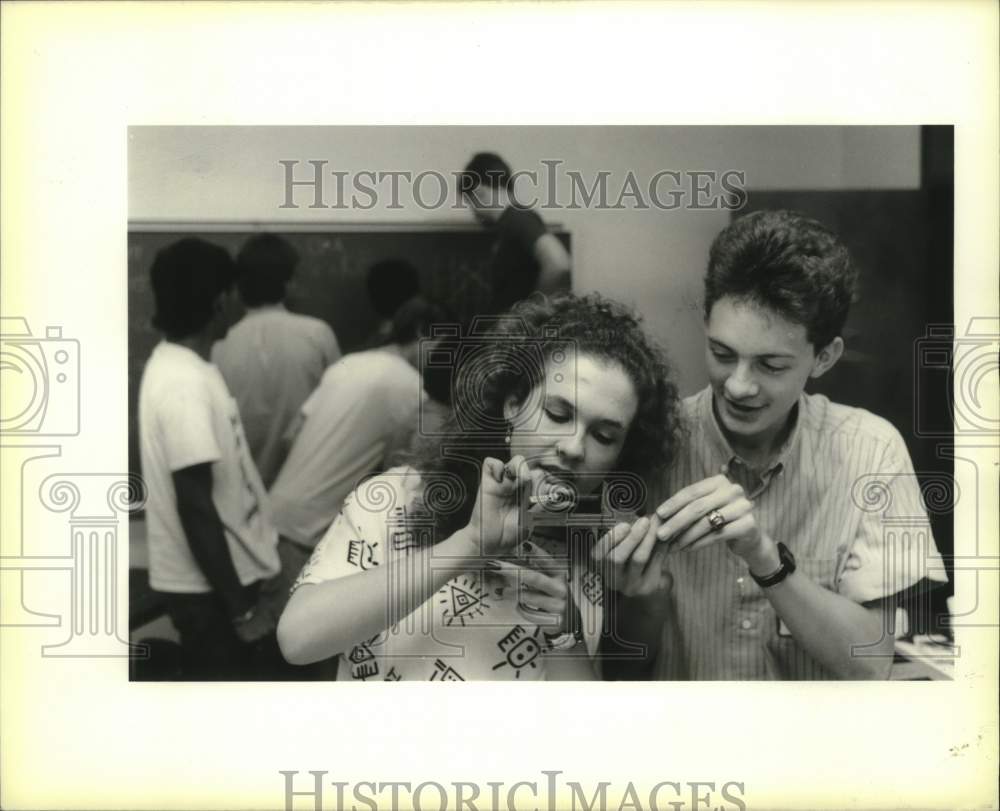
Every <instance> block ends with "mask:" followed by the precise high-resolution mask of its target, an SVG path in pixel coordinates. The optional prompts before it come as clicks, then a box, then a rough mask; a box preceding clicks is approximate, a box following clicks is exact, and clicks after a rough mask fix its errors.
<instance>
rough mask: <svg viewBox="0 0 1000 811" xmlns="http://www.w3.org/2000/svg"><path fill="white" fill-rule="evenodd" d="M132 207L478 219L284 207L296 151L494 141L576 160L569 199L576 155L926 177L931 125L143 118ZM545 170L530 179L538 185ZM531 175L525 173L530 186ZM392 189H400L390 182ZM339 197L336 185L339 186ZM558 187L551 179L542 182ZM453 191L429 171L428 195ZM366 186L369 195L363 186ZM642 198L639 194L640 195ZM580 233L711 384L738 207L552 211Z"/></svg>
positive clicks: (278, 216) (368, 157)
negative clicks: (714, 257) (708, 299)
mask: <svg viewBox="0 0 1000 811" xmlns="http://www.w3.org/2000/svg"><path fill="white" fill-rule="evenodd" d="M128 138H129V218H130V220H131V221H133V222H136V221H171V222H195V223H199V222H211V221H230V222H233V221H235V222H244V223H246V222H249V223H261V224H263V223H269V222H277V223H286V224H287V223H293V222H310V223H332V224H336V223H365V222H397V223H402V222H438V223H440V222H446V221H461V222H467V221H469V215H468V213H467V212H463V211H460V210H453V209H450V208H445V209H443V210H430V211H428V210H424V209H422V208H421V207H420V206H419V205H418V204H417V203H416V201H415V200H414V199H413V197H412V195H410V194H406V193H404V194H401V195H400V196H399V198H398V201H397V202H398V204H399V208H390V207H389V204H390V202H391V201H390V199H389V196H388V195H387V194H386V195H384V196H383V197H382V198H380V201H379V202H380V204H379V205H377V206H376V207H375V208H373V209H372V210H370V211H359V210H355V209H350V208H348V209H331V208H324V209H316V208H310V207H309V203H311V202H312V197H311V194H310V193H309V192H308V191H298V192H297V193H296V198H295V200H296V202H297V203H298V204H299V207H298V208H296V209H287V208H285V209H283V208H281V207H280V206H281V204H282V203H283V202H284V199H285V186H284V172H285V169H284V167H283V166H282V165H281V164H279V161H281V160H298V161H301V163H300V165H299V167H297V171H300V172H301V173H302V176H303V177H306V176H310V174H309V173H310V172H311V169H310V168H309V167H308V166H307V165H306V163H305V162H306V161H309V160H326V161H328V162H329V163H328V165H327V167H326V168H327V169H328V170H337V171H346V172H350V173H356V172H359V171H362V170H373V171H383V172H384V171H404V170H408V171H411V172H413V173H414V174H416V173H419V172H421V171H425V170H434V171H437V172H440V173H442V174H444V175H448V176H450V173H451V172H453V171H455V170H458V169H461V167H462V166H463V165H464V164H465V162H466V161H467V160H468V158H469V157H471V155H472V153H474V152H476V151H480V150H492V151H496V152H499V153H500V154H502V155H503V156H504V157H505V159H506V160H507V161H508V163H510V164H511V166H512V167H513V168H514V169H515V170H536V171H538V172H539V173H540V175H541V177H540V181H544V178H545V174H544V173H545V167H544V166H543V165H542V164H541V163H540V161H541V160H543V159H552V160H561V161H563V165H562V166H561V167H560V170H559V173H558V174H557V181H556V193H557V195H558V196H559V197H560V198H561V199H563V200H565V201H568V200H569V198H570V192H571V189H570V186H571V180H570V179H569V177H568V175H566V174H565V170H566V169H572V170H577V171H579V172H581V173H582V174H583V176H584V177H585V178H587V179H592V178H593V177H594V175H595V174H596V173H597V172H598V171H601V170H605V171H608V172H610V173H611V175H610V177H609V181H608V187H609V191H611V192H612V194H611V195H610V196H611V197H616V196H617V193H618V190H619V189H620V187H621V184H622V183H624V181H625V176H626V174H627V173H628V171H629V170H631V171H632V172H633V173H634V174H635V176H636V177H637V178H638V179H639V180H640V183H641V184H645V182H646V181H647V180H648V179H649V178H651V177H652V176H653V175H655V174H656V173H657V172H659V171H661V170H677V171H693V170H715V171H717V172H720V173H721V172H725V171H727V170H739V171H743V172H745V185H746V187H747V188H748V189H750V190H754V189H756V190H767V191H772V190H798V189H802V190H808V189H814V190H822V189H831V190H832V189H913V188H917V187H918V186H919V185H920V131H919V128H918V127H863V128H850V127H682V128H672V127H572V128H570V127H489V128H487V127H373V128H358V127H133V128H130V130H129V135H128ZM529 185H530V184H529ZM522 187H523V185H522ZM383 188H385V189H388V186H387V185H384V186H383ZM326 191H327V198H328V201H329V202H330V203H333V202H334V200H335V194H334V190H333V187H332V181H331V185H329V186H327V189H326ZM538 191H539V192H540V193H541V195H540V196H541V197H542V198H543V199H544V198H545V197H546V196H548V194H549V193H550V192H551V190H549V189H548V187H547V184H546V183H544V182H540V184H539V189H538ZM436 194H437V191H436V186H435V185H433V184H431V183H428V185H427V186H426V197H427V198H433V197H435V196H436ZM362 199H365V198H362ZM626 204H628V203H626ZM542 214H543V216H544V217H545V219H546V221H547V222H549V223H560V224H562V225H563V226H564V227H565V228H566V229H568V230H569V231H570V232H571V233H572V239H573V248H574V277H573V286H574V289H575V290H576V291H578V292H583V291H590V290H598V291H600V292H602V293H604V294H606V295H609V296H613V297H615V298H618V299H620V300H622V301H624V302H626V303H628V304H630V305H632V306H635V307H636V308H637V309H638V310H639V311H640V312H641V313H642V314H643V315H644V316H645V318H646V320H647V323H648V324H649V327H650V330H651V331H652V332H653V334H654V335H655V336H656V337H657V338H658V339H659V340H660V341H661V342H662V343H663V344H664V345H665V346H666V347H667V349H668V351H669V353H670V355H671V358H672V359H673V362H674V366H675V368H676V371H677V378H678V382H679V383H680V386H681V389H682V391H683V392H684V393H689V392H691V391H693V390H695V389H697V388H698V387H700V386H702V385H704V382H705V379H706V378H705V372H704V362H703V357H702V354H703V350H702V335H701V327H700V311H699V304H698V302H699V300H700V294H701V277H702V274H703V273H704V268H705V261H706V257H707V253H708V248H709V245H710V244H711V241H712V239H713V237H714V236H715V235H716V234H717V233H718V231H719V230H720V229H721V228H723V227H724V226H725V225H726V223H727V222H728V221H729V218H730V212H729V211H727V210H722V209H712V210H690V209H686V208H681V209H677V210H673V211H662V210H658V209H656V208H651V209H649V210H645V211H643V210H634V209H632V210H630V209H626V210H624V211H622V210H599V209H594V208H580V209H576V210H570V209H561V210H554V211H543V212H542Z"/></svg>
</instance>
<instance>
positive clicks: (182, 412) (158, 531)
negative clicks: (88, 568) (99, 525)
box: [139, 239, 280, 679]
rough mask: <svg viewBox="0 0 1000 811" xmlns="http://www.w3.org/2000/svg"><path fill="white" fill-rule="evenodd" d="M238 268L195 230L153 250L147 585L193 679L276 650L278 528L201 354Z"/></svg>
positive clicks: (147, 386)
mask: <svg viewBox="0 0 1000 811" xmlns="http://www.w3.org/2000/svg"><path fill="white" fill-rule="evenodd" d="M234 270H235V269H234V266H233V261H232V259H231V258H230V256H229V254H228V253H227V252H226V251H225V250H224V249H223V248H220V247H218V246H216V245H212V244H210V243H208V242H205V241H203V240H200V239H183V240H181V241H179V242H176V243H174V244H172V245H170V246H168V247H166V248H164V249H162V250H161V251H160V252H159V253H157V255H156V258H155V259H154V261H153V265H152V270H151V281H152V287H153V296H154V299H155V302H156V315H155V316H154V324H155V326H156V327H157V328H158V329H159V330H160V331H161V332H162V333H163V336H164V338H163V340H162V341H161V342H160V343H159V344H158V345H157V346H156V348H155V349H154V350H153V353H152V355H151V356H150V358H149V360H148V361H147V363H146V367H145V369H144V370H143V374H142V382H141V383H140V386H139V446H140V452H141V458H142V472H143V477H144V479H145V483H146V488H147V491H148V500H147V503H146V517H147V523H148V527H149V529H148V536H149V558H150V560H149V579H150V585H151V586H152V588H153V589H155V590H156V591H158V592H160V593H162V594H163V597H164V601H165V604H166V608H167V613H168V615H169V616H170V618H171V620H172V621H173V624H174V626H175V627H176V628H177V630H178V632H179V633H180V637H181V646H182V650H183V660H184V672H185V676H186V677H187V678H192V679H237V678H247V677H249V676H253V675H256V674H257V671H256V670H255V667H256V666H257V665H259V664H260V663H261V662H264V661H266V660H267V657H266V652H267V649H268V642H269V641H270V648H271V650H272V655H273V652H275V651H276V648H275V647H274V627H275V621H276V617H275V616H274V613H273V612H269V611H266V610H263V609H262V607H261V606H262V588H261V587H262V582H263V581H265V580H267V579H269V578H272V577H273V576H275V575H277V574H278V572H279V570H280V563H279V559H278V553H277V548H276V547H277V541H278V535H277V532H276V531H275V529H274V526H273V524H272V523H271V521H270V517H269V514H268V509H267V498H266V494H265V491H264V486H263V483H262V482H261V480H260V477H259V476H258V474H257V470H256V468H255V467H254V464H253V460H251V458H250V456H249V454H248V453H247V445H246V440H245V438H244V435H243V428H242V425H241V422H240V415H239V412H238V411H237V408H236V403H235V402H234V401H233V399H232V397H231V396H230V395H229V391H228V390H227V388H226V384H225V382H224V381H223V379H222V377H221V375H220V374H219V371H218V369H216V368H215V367H214V366H213V365H212V364H211V363H209V361H208V358H209V351H210V348H211V346H212V343H213V341H215V340H216V339H217V338H220V337H222V336H223V335H224V334H225V330H226V324H227V320H226V298H227V296H228V295H229V291H230V290H231V288H232V284H233V277H234V275H235V273H234Z"/></svg>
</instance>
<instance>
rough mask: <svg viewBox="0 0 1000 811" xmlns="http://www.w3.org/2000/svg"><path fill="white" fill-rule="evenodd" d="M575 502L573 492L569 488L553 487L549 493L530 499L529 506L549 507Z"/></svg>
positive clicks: (530, 497)
mask: <svg viewBox="0 0 1000 811" xmlns="http://www.w3.org/2000/svg"><path fill="white" fill-rule="evenodd" d="M573 501H574V499H573V491H572V490H570V489H569V488H568V487H553V488H552V489H550V490H549V491H548V492H547V493H542V494H541V495H539V496H529V497H528V503H529V504H542V505H545V506H547V507H552V506H560V505H564V504H565V505H569V504H572V503H573Z"/></svg>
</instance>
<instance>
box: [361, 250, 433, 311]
mask: <svg viewBox="0 0 1000 811" xmlns="http://www.w3.org/2000/svg"><path fill="white" fill-rule="evenodd" d="M365 285H366V287H367V288H368V298H369V299H370V300H371V303H372V308H373V309H374V310H375V312H376V313H377V314H378V315H379V317H380V318H392V317H393V315H395V313H396V310H398V309H399V308H400V305H402V304H403V303H404V302H407V301H409V300H410V299H411V298H413V297H414V296H415V295H417V294H418V293H419V292H420V274H419V273H417V269H416V268H415V267H413V265H411V264H410V263H409V262H407V261H406V260H405V259H385V260H383V261H382V262H376V263H375V264H374V265H372V266H371V267H370V268H369V269H368V275H367V277H366V278H365Z"/></svg>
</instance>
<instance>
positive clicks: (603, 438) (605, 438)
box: [594, 431, 615, 445]
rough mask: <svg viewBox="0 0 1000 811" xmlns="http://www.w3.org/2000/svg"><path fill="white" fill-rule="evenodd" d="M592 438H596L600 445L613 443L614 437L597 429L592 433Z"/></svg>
mask: <svg viewBox="0 0 1000 811" xmlns="http://www.w3.org/2000/svg"><path fill="white" fill-rule="evenodd" d="M594 439H596V440H597V441H598V442H600V443H601V444H602V445H613V444H614V442H615V438H614V437H613V436H611V435H610V434H605V433H603V432H601V431H598V432H597V433H596V434H594Z"/></svg>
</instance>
